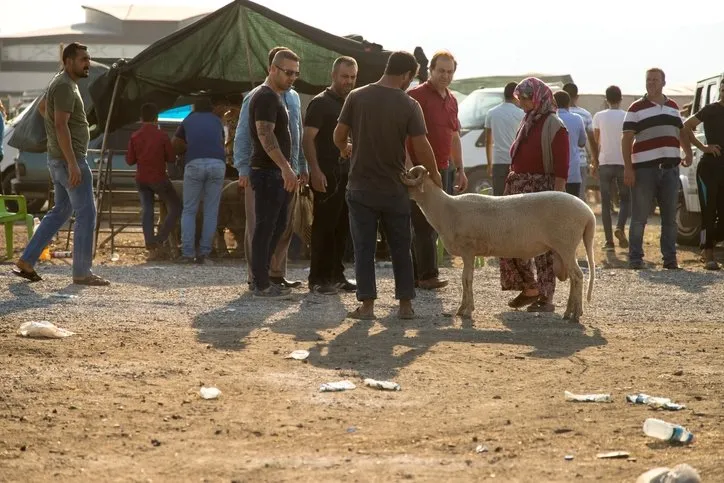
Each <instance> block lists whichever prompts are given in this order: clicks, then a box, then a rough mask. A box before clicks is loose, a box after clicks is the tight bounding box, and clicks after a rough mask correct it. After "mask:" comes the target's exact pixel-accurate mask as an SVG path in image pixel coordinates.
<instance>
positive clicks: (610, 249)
mask: <svg viewBox="0 0 724 483" xmlns="http://www.w3.org/2000/svg"><path fill="white" fill-rule="evenodd" d="M603 251H606V252H614V251H616V245H614V244H613V242H606V243H604V244H603Z"/></svg>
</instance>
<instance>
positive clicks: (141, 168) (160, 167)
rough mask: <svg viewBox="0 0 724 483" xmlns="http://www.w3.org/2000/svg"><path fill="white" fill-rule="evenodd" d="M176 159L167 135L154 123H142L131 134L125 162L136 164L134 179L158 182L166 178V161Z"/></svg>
mask: <svg viewBox="0 0 724 483" xmlns="http://www.w3.org/2000/svg"><path fill="white" fill-rule="evenodd" d="M174 159H176V157H175V155H174V153H173V148H172V147H171V140H170V139H169V138H168V135H167V134H166V133H165V132H164V131H162V130H160V129H159V128H158V126H156V125H155V124H143V125H142V126H141V128H140V129H139V130H137V131H136V132H134V133H133V134H131V139H130V140H129V141H128V152H127V153H126V162H127V163H128V164H129V165H134V164H137V165H138V167H137V168H136V181H138V182H139V183H160V182H162V181H165V180H167V179H168V175H167V174H166V163H170V162H172V161H173V160H174Z"/></svg>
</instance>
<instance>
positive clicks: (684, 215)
mask: <svg viewBox="0 0 724 483" xmlns="http://www.w3.org/2000/svg"><path fill="white" fill-rule="evenodd" d="M722 79H724V74H719V75H716V76H713V77H709V78H707V79H704V80H701V81H699V82H697V83H696V92H695V94H694V101H693V103H692V105H691V114H695V113H696V112H698V111H699V109H701V108H702V107H704V106H706V105H707V104H711V103H712V102H716V101H717V100H718V99H719V85H720V84H721V82H722ZM694 134H695V135H696V138H697V139H698V140H699V141H701V142H702V143H704V144H706V138H705V137H704V124H703V123H701V124H699V125H698V126H697V128H696V131H695V132H694ZM692 149H693V151H694V162H693V163H692V164H691V166H689V167H688V168H687V167H684V166H681V167H680V169H679V180H680V181H681V191H680V192H679V204H678V206H677V209H676V226H677V242H678V243H680V244H682V245H694V246H695V245H699V243H700V240H699V237H700V233H701V205H700V204H699V190H698V188H697V184H696V168H697V166H698V165H699V161H700V160H701V155H702V154H703V153H702V152H701V151H699V150H698V149H696V148H695V147H693V146H692Z"/></svg>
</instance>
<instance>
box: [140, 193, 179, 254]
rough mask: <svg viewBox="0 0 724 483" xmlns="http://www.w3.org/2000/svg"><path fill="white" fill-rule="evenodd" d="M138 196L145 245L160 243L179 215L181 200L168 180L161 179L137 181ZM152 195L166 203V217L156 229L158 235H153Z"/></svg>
mask: <svg viewBox="0 0 724 483" xmlns="http://www.w3.org/2000/svg"><path fill="white" fill-rule="evenodd" d="M137 185H138V196H139V198H140V199H141V223H142V225H143V239H144V241H145V242H146V247H148V246H150V245H154V244H161V243H163V242H165V241H166V240H167V239H168V236H169V234H170V233H171V230H173V227H174V226H175V225H176V222H177V221H178V219H179V216H180V215H181V201H180V200H179V199H178V194H177V193H176V190H175V189H174V187H173V184H172V183H171V181H170V180H168V179H167V180H165V181H161V182H160V183H140V182H139V183H137ZM154 195H158V199H159V200H161V202H162V203H163V204H165V205H166V210H167V214H166V219H165V220H164V221H163V225H161V228H160V229H159V230H158V235H154V222H153V218H154V217H153V215H154V213H153V202H154V199H153V197H154Z"/></svg>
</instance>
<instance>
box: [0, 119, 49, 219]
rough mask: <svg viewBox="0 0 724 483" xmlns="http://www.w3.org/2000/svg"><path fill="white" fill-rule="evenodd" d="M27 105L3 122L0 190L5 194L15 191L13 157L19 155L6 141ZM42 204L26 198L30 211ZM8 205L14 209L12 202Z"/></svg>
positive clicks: (37, 208) (35, 209)
mask: <svg viewBox="0 0 724 483" xmlns="http://www.w3.org/2000/svg"><path fill="white" fill-rule="evenodd" d="M28 107H30V106H26V107H25V109H23V110H22V111H21V112H20V113H19V114H18V115H17V116H15V117H14V118H12V119H11V120H9V121H7V123H6V124H5V132H4V133H3V139H2V143H3V153H4V157H3V159H2V161H0V192H1V193H2V194H5V195H9V194H14V193H15V192H14V191H13V185H12V180H13V178H15V172H16V168H15V159H16V158H17V157H18V155H19V151H18V150H17V149H16V148H14V147H12V146H10V144H8V142H9V141H10V138H11V137H12V135H13V130H14V129H15V124H16V123H18V122H19V121H20V120H21V119H22V118H23V116H25V115H26V114H27V113H28ZM43 156H45V155H43ZM46 172H47V168H46ZM46 191H47V190H46ZM43 204H44V202H42V203H40V202H39V201H33V200H28V210H29V211H30V212H35V211H38V210H39V209H40V208H42V206H43ZM9 205H10V206H8V209H10V210H11V211H13V210H15V209H16V207H15V206H14V205H15V203H14V202H12V203H9Z"/></svg>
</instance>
